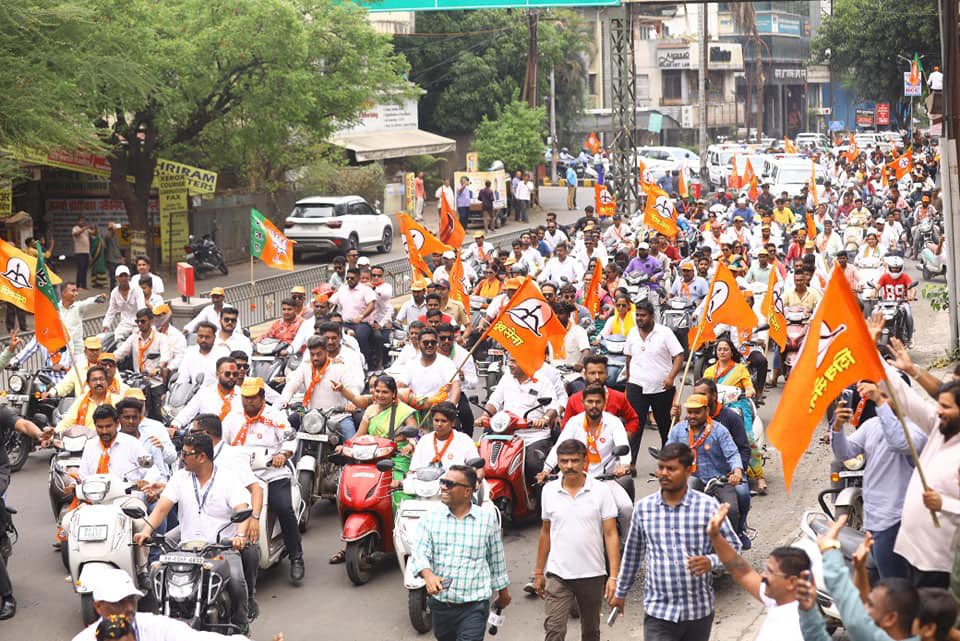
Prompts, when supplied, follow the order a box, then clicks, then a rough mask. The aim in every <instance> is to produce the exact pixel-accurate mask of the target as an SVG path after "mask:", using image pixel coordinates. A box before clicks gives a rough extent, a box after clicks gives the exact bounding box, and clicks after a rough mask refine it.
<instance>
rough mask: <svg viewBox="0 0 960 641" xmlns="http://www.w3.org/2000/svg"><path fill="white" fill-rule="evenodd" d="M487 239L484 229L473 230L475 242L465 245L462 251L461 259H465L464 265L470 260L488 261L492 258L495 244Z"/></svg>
mask: <svg viewBox="0 0 960 641" xmlns="http://www.w3.org/2000/svg"><path fill="white" fill-rule="evenodd" d="M485 239H486V236H484V233H483V232H482V231H475V232H473V240H474V242H473V243H471V244H470V245H467V246H465V247H464V248H463V249H462V250H461V252H460V259H461V260H463V263H464V266H466V264H467V263H468V262H473V261H476V262H478V263H486V262H488V261H489V260H490V258H491V257H492V256H493V245H492V244H491V243H488V242H487V241H486V240H485Z"/></svg>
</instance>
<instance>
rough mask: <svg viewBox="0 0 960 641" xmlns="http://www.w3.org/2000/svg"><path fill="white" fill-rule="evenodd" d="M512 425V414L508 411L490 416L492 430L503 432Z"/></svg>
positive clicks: (498, 432)
mask: <svg viewBox="0 0 960 641" xmlns="http://www.w3.org/2000/svg"><path fill="white" fill-rule="evenodd" d="M508 427H510V415H509V414H507V413H506V412H497V413H496V414H494V415H493V416H492V417H491V418H490V430H491V431H492V432H496V433H497V434H502V433H503V432H506V431H507V428H508Z"/></svg>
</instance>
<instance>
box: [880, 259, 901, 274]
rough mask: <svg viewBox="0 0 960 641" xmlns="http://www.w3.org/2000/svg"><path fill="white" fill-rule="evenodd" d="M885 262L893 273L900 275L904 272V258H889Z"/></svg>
mask: <svg viewBox="0 0 960 641" xmlns="http://www.w3.org/2000/svg"><path fill="white" fill-rule="evenodd" d="M884 262H885V263H886V264H887V269H889V270H890V271H891V272H893V273H900V272H901V271H903V257H902V256H897V255H893V256H887V257H886V258H885V259H884Z"/></svg>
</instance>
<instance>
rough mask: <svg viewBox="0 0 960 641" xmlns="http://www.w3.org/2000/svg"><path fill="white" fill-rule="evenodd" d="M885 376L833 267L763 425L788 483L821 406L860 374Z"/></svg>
mask: <svg viewBox="0 0 960 641" xmlns="http://www.w3.org/2000/svg"><path fill="white" fill-rule="evenodd" d="M884 378H886V374H885V373H884V370H883V365H881V363H880V357H879V355H878V353H877V348H876V345H874V343H873V341H872V340H871V339H870V333H869V331H868V330H867V325H866V322H865V321H864V319H863V314H862V312H861V311H860V306H859V304H857V297H856V296H855V295H854V293H853V291H852V290H851V289H850V284H849V283H848V282H847V279H846V277H844V275H843V271H842V270H841V269H840V268H839V266H837V265H835V266H834V268H833V275H832V276H831V277H830V283H829V284H828V285H827V290H826V291H825V292H824V294H823V300H822V301H820V305H819V306H818V307H817V310H816V312H815V313H814V315H813V320H811V321H810V332H809V333H808V334H807V338H806V340H805V341H804V343H803V347H802V348H801V349H800V356H799V358H798V360H797V364H796V365H795V366H794V368H793V371H792V372H791V373H790V378H789V379H787V385H786V387H784V390H783V398H782V399H781V400H780V404H779V405H778V406H777V411H776V412H775V413H774V415H773V420H772V421H771V422H770V425H769V426H768V427H767V436H769V437H770V442H771V443H773V445H774V446H775V447H776V448H777V449H778V450H780V455H781V457H782V458H783V476H784V481H785V482H786V485H787V490H788V491H789V490H790V482H791V480H792V478H793V472H794V470H795V469H796V467H797V462H798V461H799V460H800V457H801V456H803V453H804V451H806V449H807V445H808V444H809V443H810V439H811V438H812V437H813V433H814V431H815V430H816V428H817V424H818V423H819V422H820V419H821V418H822V417H823V415H824V413H825V412H826V411H827V406H828V405H829V404H830V403H831V402H832V401H833V399H835V398H836V397H837V396H839V395H840V392H841V391H843V389H844V388H845V387H848V386H849V385H852V384H853V383H856V382H857V381H861V380H864V379H867V380H871V381H881V380H883V379H884Z"/></svg>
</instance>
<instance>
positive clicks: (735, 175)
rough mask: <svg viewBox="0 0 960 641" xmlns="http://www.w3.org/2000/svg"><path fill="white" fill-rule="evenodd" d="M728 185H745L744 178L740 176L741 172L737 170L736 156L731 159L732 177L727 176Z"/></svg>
mask: <svg viewBox="0 0 960 641" xmlns="http://www.w3.org/2000/svg"><path fill="white" fill-rule="evenodd" d="M727 187H729V188H730V189H740V188H741V187H743V180H742V179H741V178H740V174H739V172H738V171H737V157H736V156H734V157H733V158H731V159H730V177H729V178H727Z"/></svg>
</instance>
